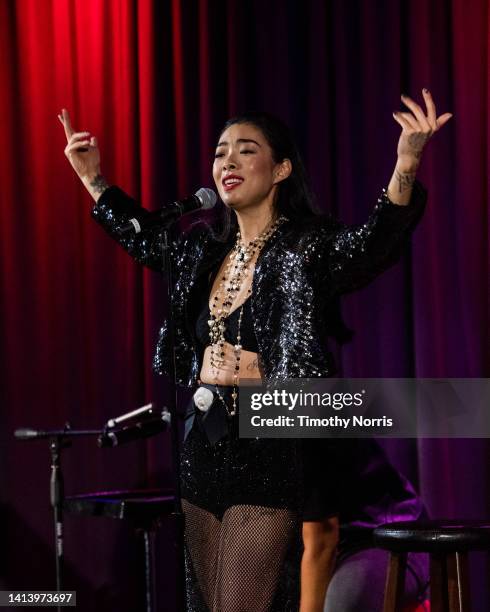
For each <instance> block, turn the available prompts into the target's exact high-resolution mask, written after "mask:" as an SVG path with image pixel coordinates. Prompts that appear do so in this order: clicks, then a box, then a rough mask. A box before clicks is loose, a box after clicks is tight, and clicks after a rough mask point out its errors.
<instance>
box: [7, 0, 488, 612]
mask: <svg viewBox="0 0 490 612" xmlns="http://www.w3.org/2000/svg"><path fill="white" fill-rule="evenodd" d="M489 54H490V45H489V14H488V5H487V2H486V1H485V0H474V1H473V2H470V3H467V2H465V1H464V0H453V1H452V2H451V3H448V2H446V1H445V0H434V1H433V2H430V3H428V2H424V1H422V0H416V1H414V2H410V3H406V2H401V1H398V0H396V1H393V2H387V1H386V2H382V1H375V2H371V1H368V0H363V1H357V2H349V3H347V2H341V1H340V0H338V1H337V0H335V1H334V0H332V1H329V2H323V1H320V0H318V1H314V0H312V1H311V2H309V3H306V4H304V3H300V2H293V1H289V2H283V1H279V0H273V1H271V2H267V3H264V2H259V1H258V0H253V1H250V2H247V3H243V2H238V1H237V2H235V1H230V2H226V3H225V2H223V3H218V2H212V1H211V0H200V1H199V2H179V1H178V0H169V1H168V2H158V1H156V0H138V1H136V0H118V1H117V2H115V1H110V0H43V2H39V1H37V0H16V1H15V2H14V1H13V0H12V1H10V0H2V1H1V2H0V84H1V95H0V122H1V123H0V126H1V128H0V129H1V147H0V156H1V157H0V162H1V163H0V211H1V220H2V223H1V225H0V256H1V257H0V279H1V287H2V291H1V297H0V315H1V317H0V321H1V322H0V325H1V337H2V346H1V351H2V364H3V367H2V369H1V380H0V382H1V393H2V407H1V430H0V442H1V453H2V456H1V465H2V467H1V471H0V478H1V480H0V483H1V484H0V487H1V490H0V496H1V497H0V503H1V509H2V513H3V516H4V518H5V520H4V521H3V522H2V524H1V526H0V533H2V530H3V533H2V536H1V537H2V539H3V540H4V542H5V545H4V546H3V548H4V550H7V551H8V555H9V558H8V565H4V567H3V568H2V566H1V565H0V580H3V582H4V583H5V584H6V585H8V586H9V587H13V586H15V587H17V588H21V587H22V588H34V587H36V586H39V587H40V588H46V587H47V586H49V585H50V584H52V583H50V582H49V581H50V580H51V578H52V573H53V572H52V567H51V566H50V565H49V564H50V563H51V555H52V550H51V544H50V543H51V519H50V513H49V508H48V497H47V494H48V481H49V457H48V451H47V448H46V446H45V445H44V444H43V443H35V444H31V445H30V446H27V445H26V444H22V443H20V442H16V441H14V440H13V439H12V431H13V429H14V428H16V427H21V426H28V425H30V426H34V427H39V428H48V427H56V426H60V425H62V424H63V423H64V422H65V421H66V420H70V421H71V422H72V424H73V425H74V426H80V427H82V426H83V427H85V426H86V427H92V426H98V425H101V424H102V423H103V422H104V421H105V420H106V419H107V418H109V417H111V416H114V415H115V414H118V413H121V412H124V411H126V410H129V409H131V408H133V407H134V406H137V405H139V404H141V403H143V402H145V401H148V400H150V399H155V398H157V399H159V400H160V401H162V400H164V399H165V381H164V380H163V379H159V380H158V379H157V380H156V379H155V378H154V377H153V376H152V374H151V370H150V366H151V356H152V351H153V344H154V339H155V335H156V330H157V327H158V324H159V323H160V322H161V320H162V318H163V297H162V296H163V291H162V289H161V279H160V278H159V276H158V275H156V274H153V273H150V272H147V271H143V270H142V269H140V268H139V267H138V266H137V265H136V264H135V263H133V262H132V261H130V260H129V258H128V257H127V256H126V255H125V254H124V253H122V252H120V251H119V250H118V249H117V248H116V247H115V246H114V244H112V243H111V241H110V240H109V239H108V238H107V237H106V236H105V235H103V233H102V232H101V230H100V229H99V228H98V227H96V225H95V224H94V223H93V222H92V221H91V219H90V215H89V210H90V206H91V199H90V197H89V196H88V194H86V192H85V191H84V190H83V187H82V185H81V184H80V183H79V182H78V180H77V179H76V177H75V175H74V173H73V172H72V170H71V168H70V167H69V165H68V162H67V161H66V159H65V157H64V155H63V148H64V146H65V142H64V135H63V130H62V128H61V126H60V124H59V123H58V120H57V118H56V115H57V113H58V112H59V110H60V109H61V108H62V107H66V108H68V109H69V111H70V112H71V115H72V119H73V123H74V126H75V127H76V129H80V130H82V129H83V130H90V131H92V132H93V133H94V134H95V135H97V137H98V139H99V143H100V148H101V151H102V172H103V174H104V175H105V176H106V177H107V178H108V180H109V181H111V182H114V183H117V184H118V185H120V186H121V187H123V188H124V189H126V190H127V191H128V192H129V193H131V194H133V195H134V196H136V197H138V198H140V199H141V200H142V201H143V202H144V204H145V205H146V206H147V207H149V208H152V207H156V206H158V205H160V204H162V203H163V202H165V201H167V200H169V199H171V198H174V197H176V196H183V195H185V194H187V193H189V192H191V191H192V190H194V189H195V188H196V187H199V186H200V185H204V186H206V185H209V186H212V184H211V173H210V167H211V162H212V151H213V147H214V143H215V138H216V136H217V134H218V131H219V128H220V125H221V124H222V123H223V121H224V120H225V119H226V118H227V116H229V115H230V114H233V113H235V112H238V111H240V110H245V109H250V108H261V109H266V110H269V111H271V112H275V113H276V114H278V115H280V116H281V117H283V118H284V119H285V120H286V121H287V122H288V123H289V124H290V125H291V126H292V128H293V130H294V131H295V133H296V136H297V139H298V142H299V144H300V146H301V148H302V150H303V152H304V156H305V160H306V163H307V166H308V169H309V172H310V174H311V177H312V181H313V186H314V189H315V192H316V194H317V197H318V200H319V203H320V204H321V206H323V207H324V208H325V209H330V210H333V211H334V212H336V213H337V214H338V215H339V216H340V217H341V218H342V219H343V220H345V221H347V222H360V221H362V220H364V219H365V217H366V215H367V214H368V212H369V210H370V209H371V207H372V205H373V203H374V201H375V198H376V196H377V194H378V191H379V189H380V188H381V187H382V186H383V185H384V184H385V183H386V182H387V180H388V178H389V176H390V174H391V171H392V167H393V165H394V162H395V150H396V149H395V148H396V140H397V136H398V126H397V124H395V123H394V121H393V119H392V117H391V111H392V110H393V109H395V108H398V107H399V94H400V92H401V91H404V90H405V91H406V92H407V93H409V94H411V95H412V96H414V97H416V98H418V99H420V89H421V88H422V87H423V86H427V87H429V88H430V89H431V90H432V92H433V94H434V97H435V99H436V102H437V103H438V106H439V109H440V111H441V112H444V111H447V110H449V111H451V112H453V113H454V118H453V119H452V120H451V122H450V123H449V124H448V125H447V126H446V127H445V128H444V130H443V132H441V133H440V134H437V135H436V137H435V138H434V140H433V142H431V143H430V145H429V148H428V150H427V153H426V155H425V157H424V160H423V168H422V170H421V179H422V180H423V181H424V182H425V183H426V185H427V187H428V188H429V197H430V200H429V205H428V209H427V212H426V215H425V217H424V219H423V221H422V224H421V226H420V227H419V228H418V229H417V232H416V235H415V237H414V240H413V246H412V249H411V255H410V256H409V257H406V258H405V259H404V261H403V262H401V264H400V265H398V266H397V267H396V268H394V269H392V270H390V271H389V272H388V273H386V274H385V275H384V276H383V277H382V278H380V279H379V280H377V281H376V282H375V283H374V284H373V285H371V286H370V287H369V288H367V289H365V290H363V291H362V292H358V293H356V294H353V295H352V296H349V297H348V298H346V299H345V300H344V312H345V318H346V320H347V322H348V324H349V325H350V327H352V328H353V329H354V330H355V331H356V337H355V339H354V341H353V342H352V344H351V345H349V346H347V347H346V348H345V349H344V350H343V351H342V353H341V354H339V357H340V358H341V360H342V365H343V371H344V374H345V375H352V376H382V375H384V376H441V377H449V376H454V377H456V376H457V377H475V376H489V373H490V342H489V333H488V323H489V317H490V315H489V303H490V301H489V292H488V279H489V269H488V261H489V256H490V249H489V243H488V235H489V230H490V225H489V218H488V193H489V176H490V164H489V158H488V146H489V134H490V123H489V121H488V93H489V85H488V83H489ZM388 447H389V449H390V452H391V453H392V456H393V458H394V460H395V461H397V463H398V464H399V465H401V466H402V467H403V468H404V469H405V471H406V472H407V473H408V474H409V475H410V476H411V477H412V478H413V479H414V480H416V481H417V482H418V484H419V487H420V488H421V491H422V493H423V496H424V499H425V501H426V503H427V505H428V507H429V509H430V510H431V512H432V513H433V514H435V515H443V514H444V515H452V516H462V517H465V516H482V515H486V514H488V512H489V510H490V508H489V506H490V504H489V489H488V484H487V483H488V478H487V477H486V476H487V473H488V468H489V465H490V462H489V453H488V444H487V443H486V442H485V441H466V440H463V441H454V440H453V441H445V440H439V441H419V442H418V444H417V443H407V442H405V443H403V444H395V443H394V442H392V443H390V444H389V445H388ZM168 465H169V450H168V438H167V437H166V436H165V435H164V436H161V437H159V438H158V439H155V440H152V441H149V442H146V443H140V444H134V445H133V446H132V447H126V448H121V449H117V450H115V451H107V452H102V451H100V450H98V449H97V448H96V447H95V444H94V443H93V441H89V440H85V441H79V442H77V443H76V444H75V445H74V446H73V448H71V449H67V450H66V451H65V452H64V471H65V475H66V478H67V493H76V492H81V491H88V490H95V489H99V488H103V487H107V488H115V487H119V486H121V487H126V486H148V485H162V484H166V483H169V482H170V481H169V476H168V469H169V468H168ZM67 521H68V529H69V533H68V535H67V544H66V548H67V556H68V563H69V571H70V579H71V583H72V584H75V585H77V587H78V588H79V589H80V592H82V593H83V597H84V598H85V599H84V601H85V606H86V607H85V608H84V609H96V608H97V606H98V605H100V606H103V605H114V606H117V607H118V609H121V610H122V609H124V608H123V605H124V604H123V603H122V602H124V601H126V602H129V601H130V598H131V597H135V598H136V597H137V593H136V592H135V590H133V591H131V589H129V587H128V584H129V583H130V582H131V581H130V580H129V578H128V576H129V575H130V574H129V572H130V568H131V567H133V566H134V567H136V566H137V565H138V562H137V560H135V559H133V557H134V556H133V554H132V553H133V549H132V548H131V547H132V546H133V544H132V543H131V542H132V540H131V536H130V533H129V532H128V531H121V529H123V530H124V528H123V527H120V528H119V527H117V526H115V525H114V524H113V523H111V522H110V521H109V522H108V523H107V522H106V523H104V524H103V525H100V524H99V521H98V520H97V519H94V520H93V521H91V520H88V519H87V520H82V519H75V518H73V517H68V518H67ZM162 537H163V538H164V539H165V537H166V536H165V535H164V536H162ZM162 546H163V544H162ZM14 551H15V552H14ZM108 551H110V552H108ZM130 558H131V561H130ZM36 559H37V560H38V561H39V560H40V561H42V565H43V568H44V569H43V570H42V571H37V570H36V569H35V568H36V567H37V566H38V565H39V563H38V562H37V561H36ZM116 559H117V560H118V561H117V562H116V561H115V560H116ZM116 566H117V567H118V568H119V569H118V570H117V571H116V569H115V567H116ZM128 568H129V569H128ZM2 575H3V578H1V576H2ZM121 577H122V578H121ZM126 578H128V579H127V580H126ZM122 582H124V583H125V586H124V587H121V584H122ZM477 588H479V587H478V586H477ZM125 589H126V590H125ZM128 589H129V590H128ZM478 593H479V595H478V597H479V601H480V602H482V603H481V605H482V606H485V605H486V604H485V601H486V600H485V597H486V595H485V594H484V593H483V591H478ZM169 605H170V604H169ZM128 606H129V603H128ZM114 609H115V608H114ZM127 609H130V607H128V608H127ZM162 609H167V608H162ZM481 609H482V610H483V609H486V608H484V607H482V608H481Z"/></svg>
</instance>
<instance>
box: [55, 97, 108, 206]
mask: <svg viewBox="0 0 490 612" xmlns="http://www.w3.org/2000/svg"><path fill="white" fill-rule="evenodd" d="M58 119H59V120H60V122H61V124H62V125H63V127H64V129H65V136H66V140H67V145H66V147H65V155H66V157H67V158H68V161H69V162H70V164H71V165H72V167H73V169H74V170H75V172H76V173H77V174H78V176H79V178H80V179H81V180H82V181H83V184H84V185H85V187H86V188H87V190H88V191H89V193H90V195H91V196H92V197H93V198H94V200H95V201H97V199H98V198H99V196H100V194H101V193H103V191H105V189H107V187H108V184H107V182H106V181H105V179H104V178H103V177H102V176H101V174H100V151H99V147H98V146H97V139H96V138H95V136H92V135H91V134H90V132H75V131H74V130H73V128H72V125H71V121H70V115H69V114H68V111H67V110H66V108H64V109H62V111H61V114H60V115H58Z"/></svg>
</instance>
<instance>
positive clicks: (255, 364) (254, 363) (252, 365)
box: [247, 357, 259, 371]
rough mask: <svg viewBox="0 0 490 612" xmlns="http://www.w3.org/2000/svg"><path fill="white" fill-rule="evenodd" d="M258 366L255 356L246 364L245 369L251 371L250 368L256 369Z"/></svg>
mask: <svg viewBox="0 0 490 612" xmlns="http://www.w3.org/2000/svg"><path fill="white" fill-rule="evenodd" d="M258 367H259V360H258V359H257V357H256V358H255V359H254V360H253V361H251V362H250V363H249V364H248V366H247V370H249V371H252V370H256V369H257V368H258Z"/></svg>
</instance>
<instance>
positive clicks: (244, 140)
mask: <svg viewBox="0 0 490 612" xmlns="http://www.w3.org/2000/svg"><path fill="white" fill-rule="evenodd" d="M237 142H240V143H243V142H253V143H254V144H256V145H257V146H258V147H260V146H261V145H259V143H258V142H257V141H256V140H253V139H252V138H239V139H238V140H237ZM227 144H228V143H227V142H226V140H222V141H221V142H218V144H217V145H216V146H217V147H222V146H223V145H227Z"/></svg>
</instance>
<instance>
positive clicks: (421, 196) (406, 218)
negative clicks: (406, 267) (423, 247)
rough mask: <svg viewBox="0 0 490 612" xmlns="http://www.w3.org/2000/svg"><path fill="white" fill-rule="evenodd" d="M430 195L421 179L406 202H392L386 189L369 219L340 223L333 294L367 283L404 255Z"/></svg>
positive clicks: (334, 244)
mask: <svg viewBox="0 0 490 612" xmlns="http://www.w3.org/2000/svg"><path fill="white" fill-rule="evenodd" d="M426 199H427V194H426V190H425V188H424V187H423V186H422V185H421V184H420V183H419V182H418V181H416V182H415V184H414V188H413V191H412V197H411V199H410V202H409V203H408V204H407V205H406V206H400V205H398V204H394V203H393V202H391V201H390V199H389V198H388V195H387V193H386V190H385V189H383V191H382V194H381V196H380V197H379V199H378V201H377V203H376V206H375V207H374V210H373V212H372V213H371V215H370V217H369V219H368V220H367V222H366V223H364V224H363V225H358V226H343V225H341V224H339V225H338V226H337V228H336V229H335V232H334V235H333V239H332V240H331V242H330V244H329V253H328V275H329V282H330V286H331V288H332V294H333V295H339V294H342V293H348V292H350V291H354V290H355V289H359V288H361V287H364V286H365V285H367V284H368V283H369V282H370V281H372V280H373V279H374V278H376V276H378V275H379V274H381V272H383V271H384V270H386V269H387V268H389V267H390V266H392V265H393V264H395V263H396V262H397V261H398V260H399V259H400V257H401V255H402V253H403V251H404V249H405V247H406V246H407V243H408V240H409V238H410V236H411V234H412V232H413V230H414V229H415V227H416V225H417V223H418V222H419V221H420V218H421V217H422V214H423V211H424V208H425V203H426Z"/></svg>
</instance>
